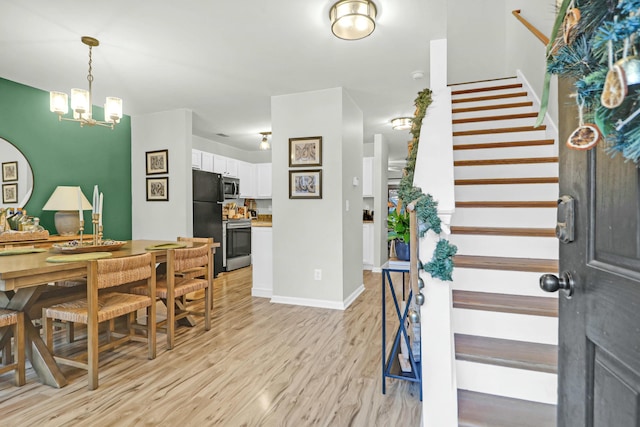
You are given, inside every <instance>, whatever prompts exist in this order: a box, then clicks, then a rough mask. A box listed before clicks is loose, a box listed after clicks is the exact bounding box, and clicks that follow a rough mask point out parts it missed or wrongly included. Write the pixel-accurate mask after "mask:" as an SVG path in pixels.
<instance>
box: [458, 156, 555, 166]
mask: <svg viewBox="0 0 640 427" xmlns="http://www.w3.org/2000/svg"><path fill="white" fill-rule="evenodd" d="M532 163H558V158H557V157H522V158H515V159H483V160H456V161H454V162H453V166H492V165H525V164H532Z"/></svg>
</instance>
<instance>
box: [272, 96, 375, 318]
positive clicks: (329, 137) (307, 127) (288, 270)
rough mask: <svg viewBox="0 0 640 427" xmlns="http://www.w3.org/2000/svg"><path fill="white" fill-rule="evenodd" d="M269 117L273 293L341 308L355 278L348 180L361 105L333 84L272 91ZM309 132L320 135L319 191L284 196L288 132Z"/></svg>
mask: <svg viewBox="0 0 640 427" xmlns="http://www.w3.org/2000/svg"><path fill="white" fill-rule="evenodd" d="M271 122H272V131H273V138H272V143H271V147H272V164H273V178H272V179H273V197H272V199H273V236H274V239H273V264H274V265H273V279H274V283H273V301H275V302H286V303H293V304H301V305H312V306H314V305H315V306H321V307H331V308H344V306H345V305H346V304H345V300H346V299H348V298H349V296H350V295H349V294H348V292H349V291H350V290H352V289H357V287H358V286H359V285H361V282H362V210H361V209H362V188H361V186H358V187H356V188H354V187H353V186H352V185H351V182H352V181H351V180H352V177H353V176H358V177H361V175H362V132H363V130H362V129H363V125H362V113H361V112H360V110H359V108H357V106H356V105H355V104H354V103H353V101H352V100H351V98H350V97H348V95H347V94H346V93H345V91H344V90H343V89H342V88H334V89H326V90H320V91H312V92H305V93H298V94H291V95H282V96H274V97H272V98H271ZM309 136H322V152H323V153H322V187H323V189H322V199H309V200H300V199H296V200H291V199H289V191H288V188H289V163H288V154H289V153H288V140H289V138H293V137H309ZM347 145H348V146H347ZM345 163H349V164H348V165H347V164H345ZM347 199H348V200H349V202H350V211H349V212H346V211H345V204H346V200H347ZM345 239H349V240H355V241H356V242H359V243H349V244H344V243H343V240H345ZM352 246H353V249H352V250H350V252H355V251H357V253H350V254H345V253H344V251H345V247H348V248H351V247H352ZM315 269H320V270H322V279H321V280H314V270H315ZM356 276H357V277H358V279H357V281H356V282H357V283H352V281H353V280H354V279H353V277H356Z"/></svg>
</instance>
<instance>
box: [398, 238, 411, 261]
mask: <svg viewBox="0 0 640 427" xmlns="http://www.w3.org/2000/svg"><path fill="white" fill-rule="evenodd" d="M395 248H396V257H397V258H398V259H399V260H400V261H409V260H410V259H411V252H410V246H409V244H408V243H405V242H401V241H400V240H396V241H395Z"/></svg>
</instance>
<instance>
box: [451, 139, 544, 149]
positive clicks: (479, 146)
mask: <svg viewBox="0 0 640 427" xmlns="http://www.w3.org/2000/svg"><path fill="white" fill-rule="evenodd" d="M553 144H554V140H553V139H532V140H529V141H506V142H484V143H478V144H458V145H454V146H453V149H454V150H479V149H484V148H510V147H533V146H538V145H553Z"/></svg>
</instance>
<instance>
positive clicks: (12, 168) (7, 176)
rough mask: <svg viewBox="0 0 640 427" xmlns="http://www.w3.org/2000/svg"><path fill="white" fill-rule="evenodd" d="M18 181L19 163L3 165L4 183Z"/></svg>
mask: <svg viewBox="0 0 640 427" xmlns="http://www.w3.org/2000/svg"><path fill="white" fill-rule="evenodd" d="M17 180H18V162H4V163H2V181H17Z"/></svg>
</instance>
